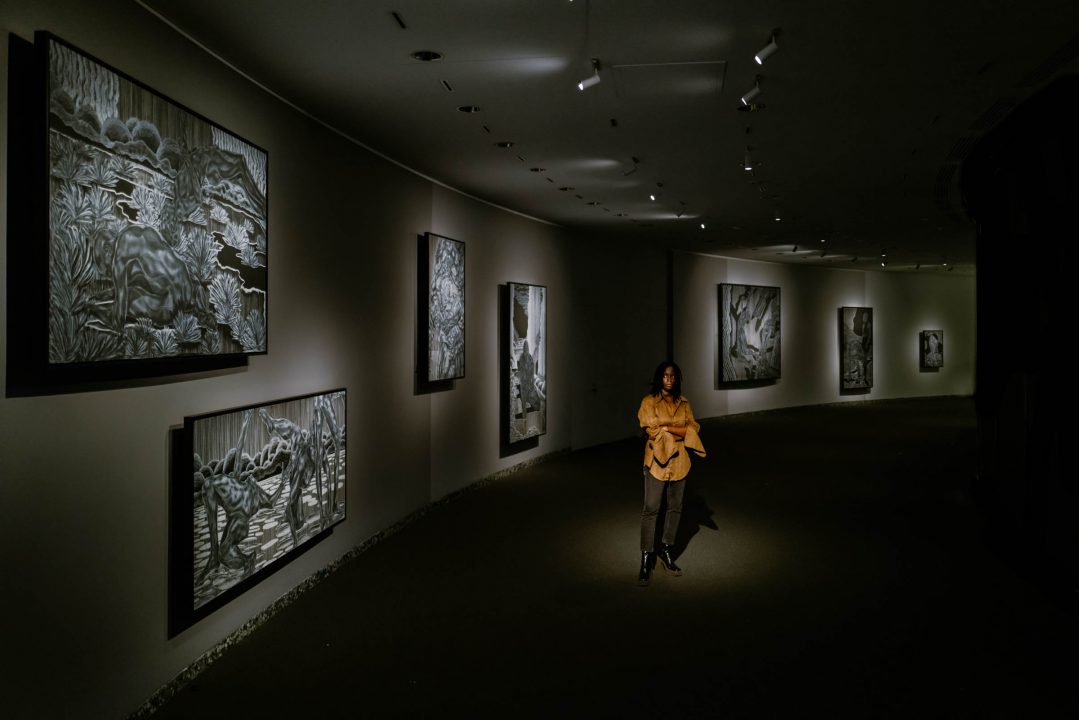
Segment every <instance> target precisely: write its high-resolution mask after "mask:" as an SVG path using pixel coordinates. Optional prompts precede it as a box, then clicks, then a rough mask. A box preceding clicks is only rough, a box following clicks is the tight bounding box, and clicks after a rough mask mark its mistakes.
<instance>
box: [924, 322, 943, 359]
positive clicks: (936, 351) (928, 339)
mask: <svg viewBox="0 0 1079 720" xmlns="http://www.w3.org/2000/svg"><path fill="white" fill-rule="evenodd" d="M921 335H922V337H921V348H922V351H921V353H920V357H921V362H922V367H923V368H939V367H944V331H943V330H922V333H921Z"/></svg>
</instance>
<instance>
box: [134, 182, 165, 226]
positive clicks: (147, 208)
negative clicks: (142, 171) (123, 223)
mask: <svg viewBox="0 0 1079 720" xmlns="http://www.w3.org/2000/svg"><path fill="white" fill-rule="evenodd" d="M166 200H167V198H166V197H165V195H164V194H162V193H160V192H158V191H157V190H154V189H152V188H149V187H146V186H145V185H139V186H137V187H136V188H135V190H134V191H133V192H132V193H131V204H132V206H134V207H135V208H136V209H137V210H138V211H139V218H138V220H139V223H141V224H142V225H149V226H150V227H153V228H156V227H157V226H158V224H159V223H160V221H161V211H162V210H164V209H165V201H166Z"/></svg>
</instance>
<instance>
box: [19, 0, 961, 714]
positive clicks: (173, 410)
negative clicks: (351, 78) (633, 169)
mask: <svg viewBox="0 0 1079 720" xmlns="http://www.w3.org/2000/svg"><path fill="white" fill-rule="evenodd" d="M38 29H45V30H50V31H52V32H54V33H56V34H57V35H59V36H60V37H62V38H64V39H67V40H69V41H70V42H72V43H74V44H75V45H76V46H78V47H80V48H82V49H83V50H85V51H86V52H89V53H91V54H93V55H96V56H97V57H99V58H101V59H102V60H104V61H106V62H109V63H110V64H112V65H114V66H116V67H118V68H121V69H123V70H125V71H126V72H128V73H129V74H131V75H133V76H134V77H136V78H137V79H139V80H141V81H143V82H145V83H147V84H149V85H150V86H152V87H154V88H156V89H157V90H159V91H161V92H163V93H165V94H167V95H169V96H171V97H172V98H174V99H175V100H177V101H179V102H181V103H183V104H185V105H187V106H188V107H190V108H192V109H193V110H195V111H197V112H200V113H202V114H204V115H206V116H207V117H209V118H210V119H212V120H214V121H215V122H217V123H219V124H221V125H223V126H225V127H226V128H229V129H230V130H232V131H234V132H236V133H238V134H239V135H241V136H243V137H245V138H247V139H249V140H250V141H252V142H254V143H256V144H258V145H260V146H262V147H264V148H266V149H267V150H268V152H269V157H270V251H271V253H270V267H269V272H270V280H269V282H270V298H269V303H270V310H269V322H270V328H269V332H270V334H269V343H270V345H269V353H268V354H267V355H265V356H261V357H254V358H252V359H251V362H250V365H249V366H248V367H246V368H241V369H234V370H226V371H217V372H209V373H202V374H199V375H193V376H177V377H169V378H162V379H159V380H155V381H153V382H142V383H135V384H132V385H131V386H129V387H125V388H120V389H112V390H100V391H88V392H79V393H69V394H63V395H53V396H43V397H30V398H8V397H4V398H0V511H2V512H3V515H4V522H3V523H0V567H3V568H4V574H3V577H4V588H3V593H2V598H3V599H2V600H0V618H2V620H0V623H2V625H0V637H2V638H3V658H4V661H3V662H4V667H3V672H2V673H0V678H2V680H0V697H3V698H4V711H3V712H4V716H5V717H15V718H21V717H118V716H123V715H125V714H127V713H128V712H130V711H132V710H133V709H135V708H136V707H137V706H138V705H139V704H140V703H142V702H143V701H144V700H145V699H146V698H147V697H148V696H150V695H151V694H152V693H153V692H154V691H156V690H157V689H158V688H159V687H160V686H161V685H162V684H164V683H166V682H168V681H169V680H170V679H171V678H173V677H174V676H176V675H177V674H178V673H180V672H181V671H182V670H183V669H184V668H185V667H186V666H187V665H188V664H190V663H191V662H192V661H193V660H195V659H196V658H197V657H198V656H199V655H201V654H202V653H203V652H205V651H206V650H207V649H209V648H211V647H213V646H214V645H215V643H217V642H219V641H220V640H221V639H222V638H224V637H225V636H227V635H228V634H229V633H230V632H232V631H234V630H235V629H237V628H238V627H240V626H241V625H242V624H243V623H244V622H246V621H247V620H248V619H249V618H251V617H253V616H255V615H256V614H258V613H259V612H260V611H261V610H262V609H264V608H265V607H266V606H267V605H269V604H270V603H271V602H273V601H274V600H275V599H276V598H278V597H280V596H281V595H282V594H284V593H286V592H287V591H288V590H290V589H291V588H293V587H295V586H296V585H297V584H298V583H300V582H301V581H302V580H303V579H305V578H306V577H308V576H310V575H311V574H312V573H314V572H316V571H317V570H318V569H320V568H322V567H325V566H326V565H327V564H329V563H331V562H332V561H334V560H335V559H337V558H339V557H340V556H341V555H343V554H344V553H345V552H347V551H348V550H349V549H351V548H352V547H354V546H356V545H357V544H359V543H361V542H362V541H363V540H365V539H367V538H369V537H370V536H372V535H373V534H375V533H376V532H378V531H380V530H382V529H384V528H386V527H388V526H390V525H392V524H393V523H394V522H396V521H397V520H399V519H401V518H403V517H405V516H407V515H408V514H409V513H411V512H413V511H415V510H416V509H418V508H420V507H422V506H424V505H425V504H426V503H428V502H430V501H431V500H433V499H437V498H439V497H442V496H444V495H445V494H447V493H450V492H452V491H454V490H456V489H458V488H460V487H463V486H465V485H468V484H469V483H471V482H473V481H475V480H477V479H479V478H481V477H484V476H487V475H489V474H491V473H493V472H496V471H498V470H501V469H504V468H506V467H510V466H512V465H513V464H516V463H518V462H522V461H526V460H529V459H531V458H534V457H539V456H541V455H543V454H546V453H548V452H551V451H555V450H559V449H563V448H567V447H571V446H572V447H584V446H587V445H592V444H596V443H600V442H606V441H610V440H616V439H620V438H623V437H626V436H627V435H632V434H634V433H635V432H636V431H637V428H636V423H635V419H634V413H635V411H636V407H637V403H638V402H639V399H640V397H641V396H642V395H643V393H644V391H645V386H646V384H647V382H648V380H649V378H650V374H651V371H652V369H653V367H654V365H655V363H656V362H658V361H659V359H660V358H662V357H663V355H665V343H666V340H665V339H666V326H665V323H666V307H665V303H666V290H665V274H666V255H665V253H664V252H663V251H662V250H659V249H657V247H656V245H655V244H654V243H649V242H648V241H646V240H641V241H637V242H633V241H626V240H625V239H624V238H618V239H615V238H608V237H604V236H603V235H602V234H599V235H597V234H591V233H583V232H582V233H574V234H570V233H567V232H565V231H563V230H561V229H559V228H555V227H552V226H548V225H544V224H541V223H536V222H533V221H529V220H527V219H524V218H521V217H519V216H517V215H514V214H511V213H507V212H504V211H501V210H499V209H497V208H493V207H491V206H488V205H485V204H483V203H480V202H477V201H474V200H471V199H469V198H467V197H464V196H462V195H460V194H458V193H455V192H453V191H450V190H447V189H445V188H442V187H439V186H437V185H435V184H432V183H430V182H428V181H426V180H424V179H422V178H419V177H417V176H416V175H413V174H411V173H409V172H407V171H405V170H402V169H401V168H399V167H397V166H395V165H393V164H392V163H389V162H387V161H385V160H382V159H379V158H378V157H376V156H373V155H372V154H370V153H368V152H366V151H364V150H363V149H361V148H359V147H357V146H355V145H353V144H351V143H350V142H348V141H347V140H345V139H343V138H341V137H339V136H337V135H335V134H334V133H333V132H331V131H329V130H327V129H326V128H324V127H322V126H320V125H319V124H317V123H316V122H314V121H312V120H310V119H309V118H306V117H304V116H303V115H302V114H300V113H298V112H296V111H294V110H292V109H290V108H288V107H287V106H285V105H284V104H282V103H280V102H279V101H277V100H276V99H274V98H273V97H271V96H270V95H268V94H267V93H265V92H263V91H262V90H260V89H258V88H257V87H255V86H253V85H252V84H250V83H248V82H247V81H245V80H243V79H242V78H240V77H238V76H236V75H235V74H234V73H233V72H231V71H230V70H228V69H227V68H225V67H224V66H222V65H221V64H220V63H218V62H217V61H216V60H214V59H213V58H212V57H210V56H208V55H206V54H205V53H204V52H202V51H201V50H199V49H198V48H196V47H195V46H193V45H192V44H190V43H189V42H188V41H186V40H185V39H183V38H182V37H180V36H179V35H177V34H176V33H174V32H173V31H172V30H170V29H169V28H168V27H167V26H165V25H163V24H162V23H161V22H159V21H158V20H156V19H155V18H154V17H153V16H151V15H150V14H149V13H147V12H145V11H144V10H143V9H142V8H141V7H139V6H138V5H137V4H135V3H132V2H127V1H124V2H120V1H118V0H108V1H104V2H97V3H85V2H82V1H81V0H50V2H47V3H46V2H41V1H40V0H5V1H4V3H3V5H0V31H2V33H3V35H2V39H0V53H2V55H0V123H2V124H3V125H4V126H5V127H6V120H7V114H8V107H7V70H8V69H7V34H8V32H14V33H16V34H18V35H20V36H21V37H23V38H31V37H32V34H33V31H34V30H38ZM7 142H8V138H7V134H6V132H4V133H3V134H2V135H0V150H2V151H3V162H2V163H0V187H3V188H6V187H7V184H8V183H9V182H18V181H19V178H18V177H9V176H8V174H7V171H8V168H7V161H6V158H7ZM9 211H12V209H11V208H8V207H7V203H6V196H5V197H4V200H2V201H0V297H3V298H5V302H6V298H7V285H6V271H7V264H6V258H7V247H8V244H9V243H11V242H18V241H20V240H21V239H20V238H9V237H7V235H6V226H7V223H6V219H7V215H6V214H7V212H9ZM425 231H433V232H437V233H440V234H443V235H447V236H449V237H452V238H455V239H458V240H462V241H464V242H465V243H467V298H466V303H467V305H466V312H467V327H466V333H467V349H466V352H467V376H466V377H465V378H464V379H462V380H458V381H457V382H456V384H455V387H454V389H453V390H452V391H449V392H441V393H434V394H428V395H417V394H415V393H414V384H413V382H414V377H413V371H414V364H415V363H414V358H415V317H416V285H415V283H416V237H417V235H419V234H421V233H423V232H425ZM730 262H731V261H722V260H716V259H712V258H701V257H697V256H678V257H677V259H676V288H677V295H676V322H675V331H676V338H677V340H676V351H677V355H676V357H678V359H680V361H682V362H683V364H684V366H685V367H686V371H687V376H688V377H689V380H690V382H689V383H688V384H687V391H688V392H689V393H690V395H691V397H692V398H693V400H694V402H695V406H696V407H697V410H698V414H699V415H700V416H702V417H704V416H708V415H719V414H724V413H726V412H740V411H744V410H749V409H762V408H764V407H779V406H783V405H794V404H803V403H807V402H828V401H832V400H836V399H839V398H838V395H837V391H836V382H837V381H836V380H835V377H836V375H837V371H836V370H835V369H834V368H835V357H834V354H835V351H834V349H830V348H831V347H832V345H833V344H834V337H835V320H834V318H835V312H834V308H835V307H838V305H840V304H843V303H854V302H865V304H870V305H873V306H874V308H875V310H876V313H877V314H876V315H875V319H876V324H877V328H882V327H883V326H884V325H886V324H888V323H893V326H894V328H895V329H894V331H893V330H888V331H886V334H885V335H883V336H878V345H877V348H878V351H877V352H878V356H877V357H878V358H880V353H882V352H884V351H885V348H886V347H890V348H892V349H894V348H897V347H901V348H903V350H902V352H903V353H905V355H903V357H904V358H906V357H909V360H910V362H912V363H915V368H916V355H915V354H914V347H915V346H914V341H915V340H914V337H911V338H910V345H909V347H908V345H907V344H906V343H907V339H906V336H907V335H908V334H910V333H913V332H916V330H917V329H920V328H921V327H933V326H935V327H943V328H944V329H945V336H946V341H947V359H946V362H947V365H946V367H945V371H944V372H942V373H941V374H939V375H938V376H936V377H934V378H928V377H922V376H917V375H912V374H911V373H910V372H908V370H907V368H906V366H903V367H902V368H900V370H901V372H899V373H898V374H897V378H898V379H897V380H895V381H894V382H895V384H894V386H893V385H888V384H887V383H889V382H892V381H891V380H888V379H887V378H886V375H887V373H886V372H885V368H884V366H883V365H879V366H878V367H879V370H878V372H877V382H878V388H879V390H878V388H875V389H874V393H873V395H872V396H871V397H883V396H890V397H897V396H902V395H921V394H938V393H953V392H960V393H963V392H970V390H971V388H972V383H973V380H972V378H973V360H972V357H973V355H972V353H973V349H972V346H973V338H972V337H971V335H972V333H973V330H972V328H973V319H972V318H973V283H972V281H965V280H959V281H958V282H944V281H943V280H936V279H932V280H929V279H925V280H923V279H919V278H912V279H907V278H906V277H895V278H893V277H892V276H883V275H879V274H872V273H868V274H867V273H842V272H835V273H826V272H818V271H809V270H805V269H802V268H794V267H789V266H773V265H763V264H752V263H733V264H729V263H730ZM726 278H729V279H731V280H737V281H744V282H751V281H755V282H760V283H762V284H781V285H782V286H783V288H784V295H783V313H784V315H783V323H784V324H783V332H784V336H783V343H784V348H783V354H784V378H783V380H782V382H781V383H780V384H777V386H775V387H772V388H761V389H759V390H757V391H755V392H752V393H750V392H742V391H724V392H718V391H716V390H715V389H714V387H713V383H712V379H711V378H712V377H713V371H714V367H713V366H714V362H715V354H714V353H715V350H714V348H715V333H716V326H715V312H716V310H715V306H716V290H715V284H716V283H718V282H720V281H721V280H723V279H726ZM754 278H755V279H754ZM509 280H514V281H521V282H530V283H536V284H544V285H546V286H547V287H548V290H549V294H548V303H549V304H548V322H549V327H550V329H551V335H550V337H549V346H548V361H549V363H550V385H549V397H550V402H549V413H550V414H549V416H548V433H547V434H546V435H544V436H542V437H541V438H539V441H538V445H537V447H536V448H535V449H533V450H529V451H527V452H524V453H520V454H517V455H512V456H509V457H499V446H498V427H499V420H500V418H499V417H498V407H499V404H498V379H497V371H498V355H497V344H496V342H495V339H496V338H497V330H498V328H497V318H498V311H497V287H498V285H500V284H502V283H505V282H506V281H509ZM948 280H952V279H948ZM911 307H913V308H916V309H917V312H916V313H914V314H913V316H911V315H910V312H911V310H910V308H911ZM904 308H906V309H904ZM935 312H941V313H944V314H943V315H935V314H934V313H935ZM902 313H907V315H906V316H904V315H902ZM888 318H892V319H888ZM900 318H903V319H900ZM901 323H902V325H901ZM908 326H909V327H908ZM889 333H894V339H892V338H893V335H892V334H889ZM968 340H969V341H970V342H969V345H970V346H971V350H970V353H971V354H968V355H964V354H963V352H964V351H962V349H961V348H962V347H963V346H964V345H965V344H967V341H968ZM7 349H8V333H7V326H6V315H4V314H0V373H2V374H3V375H4V377H6V370H7ZM829 353H831V354H829ZM897 357H899V356H898V355H897ZM964 358H965V359H964ZM904 362H905V361H904ZM888 372H891V371H890V370H889V371H888ZM334 387H346V388H347V389H348V392H349V408H348V443H349V458H350V460H351V463H350V470H349V478H348V483H349V485H348V502H349V509H348V519H347V520H346V521H345V522H344V523H343V524H341V525H339V526H338V527H337V528H336V529H335V531H334V532H333V534H332V536H331V537H330V538H329V539H328V540H327V541H325V542H323V543H321V544H319V545H318V546H316V547H315V548H313V549H312V550H311V551H310V552H308V553H306V554H305V555H303V556H302V557H300V558H299V559H298V560H296V561H295V562H293V563H291V564H289V565H287V566H286V567H284V568H283V569H281V570H280V571H279V572H277V573H275V574H274V575H272V576H271V577H269V578H268V579H266V580H265V581H263V582H262V583H260V584H259V585H258V586H256V587H255V588H254V589H252V590H251V591H249V592H247V593H246V594H244V595H242V596H241V597H239V598H237V599H236V600H234V601H233V602H231V603H230V604H228V605H227V606H225V607H224V608H222V609H220V610H218V611H217V612H216V613H214V614H213V615H211V616H210V617H208V618H207V619H205V620H203V621H202V622H200V623H198V624H196V625H195V626H194V627H192V628H190V629H189V630H187V631H185V632H184V633H182V634H181V635H179V636H178V637H176V638H173V639H168V638H167V637H166V611H167V605H166V570H167V533H168V487H169V485H168V483H169V478H168V472H169V431H170V429H171V428H174V427H177V426H178V425H180V423H181V422H182V420H183V418H184V416H185V415H191V414H198V413H204V412H209V411H213V410H217V409H223V408H228V407H234V406H238V405H246V404H250V403H257V402H263V401H267V400H273V399H276V398H281V397H285V396H290V395H295V394H301V393H307V392H312V391H317V390H323V389H329V388H334ZM627 541H628V542H632V539H627Z"/></svg>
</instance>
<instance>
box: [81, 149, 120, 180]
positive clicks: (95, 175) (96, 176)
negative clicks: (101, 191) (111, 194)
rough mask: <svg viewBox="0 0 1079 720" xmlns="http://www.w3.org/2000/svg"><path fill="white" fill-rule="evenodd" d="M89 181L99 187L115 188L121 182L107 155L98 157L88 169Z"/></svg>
mask: <svg viewBox="0 0 1079 720" xmlns="http://www.w3.org/2000/svg"><path fill="white" fill-rule="evenodd" d="M87 175H88V179H89V181H90V182H91V183H92V184H94V185H97V186H98V187H113V186H114V185H116V183H117V182H119V180H120V176H119V175H117V174H116V170H115V169H114V168H113V166H112V163H111V162H110V161H109V158H108V156H107V155H98V156H97V157H95V158H94V161H93V163H91V164H90V167H89V168H87Z"/></svg>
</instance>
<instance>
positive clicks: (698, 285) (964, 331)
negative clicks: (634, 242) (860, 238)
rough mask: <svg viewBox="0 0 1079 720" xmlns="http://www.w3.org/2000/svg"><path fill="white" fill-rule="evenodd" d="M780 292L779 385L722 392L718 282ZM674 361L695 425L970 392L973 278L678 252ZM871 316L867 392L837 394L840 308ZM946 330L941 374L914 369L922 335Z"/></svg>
mask: <svg viewBox="0 0 1079 720" xmlns="http://www.w3.org/2000/svg"><path fill="white" fill-rule="evenodd" d="M720 283H744V284H747V285H770V286H776V287H779V288H780V308H781V322H780V332H781V342H782V377H780V379H779V380H777V381H776V382H774V383H772V384H767V385H763V386H755V387H754V386H730V385H726V386H721V385H720V382H719V380H720V377H721V375H720V368H719V355H718V348H719V333H720V328H719V287H718V286H719V284H720ZM674 288H675V290H674V328H675V332H674V337H675V344H674V351H675V352H674V359H675V361H676V362H677V363H678V364H679V365H680V366H681V367H682V372H683V374H684V376H685V381H684V384H683V391H684V392H685V393H686V396H687V397H689V399H690V401H691V402H692V403H693V409H694V412H695V413H696V414H697V416H698V417H714V416H718V415H728V414H731V413H743V412H754V411H758V410H769V409H773V408H779V407H792V406H796V405H813V404H819V403H831V402H841V401H859V400H882V399H886V398H899V397H920V396H928V395H971V394H973V392H974V353H975V343H974V318H975V307H974V278H969V277H952V276H948V275H945V274H943V273H941V274H936V275H933V274H918V273H902V274H900V273H883V272H863V271H859V270H834V269H825V268H813V267H797V266H794V265H789V264H783V265H780V264H774V263H765V262H754V261H749V260H738V259H733V258H723V257H714V256H709V255H695V254H689V253H677V254H676V255H675V262H674ZM845 305H846V306H863V307H871V308H873V365H874V370H873V376H874V378H873V388H872V389H871V390H870V392H868V393H866V394H856V395H841V394H840V392H839V340H838V333H839V330H838V324H839V320H838V314H837V313H838V310H839V308H840V307H842V306H845ZM932 329H943V330H944V347H945V352H944V367H943V368H941V369H940V371H939V372H921V371H920V370H919V368H918V332H919V331H920V330H932Z"/></svg>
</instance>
